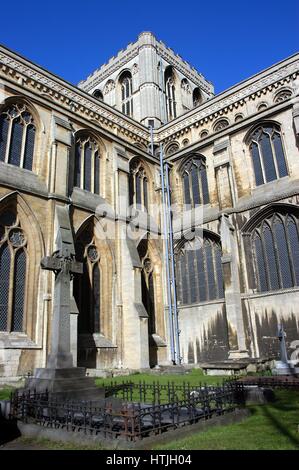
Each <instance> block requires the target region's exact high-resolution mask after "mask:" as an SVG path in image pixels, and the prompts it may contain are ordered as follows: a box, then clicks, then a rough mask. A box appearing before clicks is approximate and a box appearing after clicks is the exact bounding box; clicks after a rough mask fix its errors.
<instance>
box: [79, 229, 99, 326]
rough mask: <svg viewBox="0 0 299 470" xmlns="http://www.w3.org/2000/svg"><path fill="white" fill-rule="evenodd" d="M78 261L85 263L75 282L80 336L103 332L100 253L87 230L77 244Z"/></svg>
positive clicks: (89, 231)
mask: <svg viewBox="0 0 299 470" xmlns="http://www.w3.org/2000/svg"><path fill="white" fill-rule="evenodd" d="M76 256H77V259H78V260H80V261H81V262H83V274H82V275H81V276H80V277H79V276H78V278H75V280H74V297H75V299H76V302H77V305H78V309H79V318H78V322H79V324H78V328H79V333H80V334H93V333H100V331H101V269H100V253H99V250H98V248H97V246H96V244H95V239H94V236H93V234H92V232H91V230H85V231H83V232H82V234H81V235H80V236H79V238H78V239H77V242H76Z"/></svg>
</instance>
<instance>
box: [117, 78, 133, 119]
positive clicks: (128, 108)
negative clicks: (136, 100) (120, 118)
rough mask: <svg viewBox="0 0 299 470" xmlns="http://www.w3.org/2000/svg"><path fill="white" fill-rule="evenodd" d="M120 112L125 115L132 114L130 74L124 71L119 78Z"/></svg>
mask: <svg viewBox="0 0 299 470" xmlns="http://www.w3.org/2000/svg"><path fill="white" fill-rule="evenodd" d="M120 85H121V102H122V112H123V113H124V114H126V115H127V116H131V117H132V116H133V89H132V75H131V73H130V72H125V73H123V74H122V76H121V78H120Z"/></svg>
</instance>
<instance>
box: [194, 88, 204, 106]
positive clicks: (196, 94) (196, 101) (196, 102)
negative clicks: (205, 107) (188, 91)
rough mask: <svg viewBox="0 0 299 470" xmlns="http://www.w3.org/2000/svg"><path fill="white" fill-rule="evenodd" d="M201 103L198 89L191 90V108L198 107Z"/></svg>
mask: <svg viewBox="0 0 299 470" xmlns="http://www.w3.org/2000/svg"><path fill="white" fill-rule="evenodd" d="M201 103H202V95H201V92H200V89H199V88H194V90H193V107H194V108H195V107H196V106H199V105H200V104H201Z"/></svg>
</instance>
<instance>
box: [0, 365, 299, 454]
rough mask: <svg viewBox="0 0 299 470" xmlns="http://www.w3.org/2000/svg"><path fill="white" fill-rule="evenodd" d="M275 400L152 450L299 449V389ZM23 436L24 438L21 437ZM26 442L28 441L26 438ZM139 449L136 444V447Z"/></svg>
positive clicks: (178, 379) (167, 378) (194, 375)
mask: <svg viewBox="0 0 299 470" xmlns="http://www.w3.org/2000/svg"><path fill="white" fill-rule="evenodd" d="M223 378H225V377H224V376H206V375H203V374H202V372H201V371H200V370H198V369H194V370H192V371H190V373H189V374H184V375H178V374H173V375H159V376H155V375H152V374H133V375H130V376H122V377H117V378H113V379H110V378H109V379H101V378H98V379H96V383H97V385H99V386H100V385H102V384H105V385H108V384H110V383H111V380H113V382H116V383H121V382H122V381H132V382H134V383H139V382H145V383H153V382H154V381H155V382H157V381H158V382H159V383H160V384H166V383H167V382H174V383H176V384H182V383H183V382H189V383H190V384H191V385H199V384H200V383H201V384H204V383H206V384H208V385H214V384H217V383H222V380H223ZM10 392H11V389H9V388H5V389H2V390H0V399H5V398H9V397H10ZM275 395H276V400H275V401H274V402H273V403H268V404H266V405H251V406H249V407H248V409H249V410H250V416H249V417H248V418H245V419H244V420H243V421H242V422H240V423H235V424H229V425H224V426H214V427H211V428H209V429H207V430H204V431H200V432H198V431H197V432H194V431H193V430H192V426H190V428H189V429H190V437H185V438H182V439H176V440H175V441H173V442H171V441H170V442H169V443H168V444H163V445H159V444H158V443H157V444H156V445H155V446H154V447H153V448H152V449H153V450H159V449H169V450H192V449H205V450H288V449H294V450H295V449H297V450H299V392H296V391H287V390H277V391H275ZM21 439H23V438H21ZM26 443H29V441H26ZM35 443H36V445H37V446H38V445H41V446H42V447H43V448H51V449H55V448H57V449H82V450H84V449H86V447H85V446H82V447H80V446H78V445H76V444H64V443H57V444H55V443H52V444H51V443H49V442H46V441H43V442H42V443H39V441H38V440H36V441H35ZM136 449H138V445H137V446H136Z"/></svg>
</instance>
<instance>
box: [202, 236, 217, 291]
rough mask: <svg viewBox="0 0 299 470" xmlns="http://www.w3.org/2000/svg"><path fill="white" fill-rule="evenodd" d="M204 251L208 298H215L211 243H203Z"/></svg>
mask: <svg viewBox="0 0 299 470" xmlns="http://www.w3.org/2000/svg"><path fill="white" fill-rule="evenodd" d="M205 252H206V263H207V273H208V290H209V299H210V300H213V299H216V283H215V270H214V265H213V252H212V247H211V244H210V243H209V242H208V243H205Z"/></svg>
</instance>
